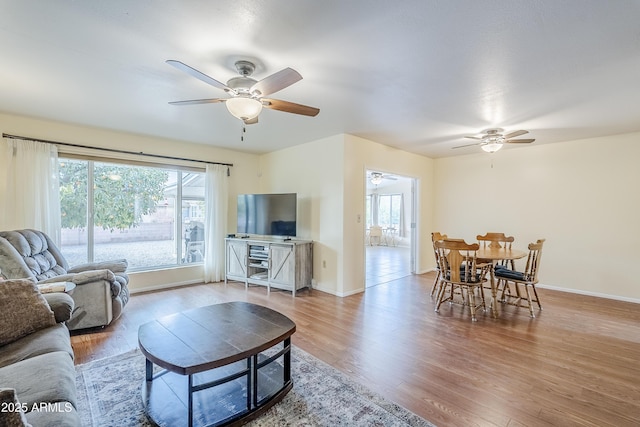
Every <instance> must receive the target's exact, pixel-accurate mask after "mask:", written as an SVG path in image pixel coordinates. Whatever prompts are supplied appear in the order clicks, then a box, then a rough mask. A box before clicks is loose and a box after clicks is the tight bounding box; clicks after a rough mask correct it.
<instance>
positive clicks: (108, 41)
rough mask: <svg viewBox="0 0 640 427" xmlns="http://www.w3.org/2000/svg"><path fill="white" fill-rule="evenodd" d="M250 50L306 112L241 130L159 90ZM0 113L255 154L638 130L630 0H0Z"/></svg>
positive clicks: (637, 58)
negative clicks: (355, 139) (343, 139)
mask: <svg viewBox="0 0 640 427" xmlns="http://www.w3.org/2000/svg"><path fill="white" fill-rule="evenodd" d="M246 58H248V59H253V60H255V61H257V64H258V69H257V70H256V72H255V73H254V77H255V78H257V79H258V80H259V79H261V78H264V77H266V76H267V75H270V74H272V73H274V72H276V71H279V70H281V69H283V68H285V67H291V68H294V69H296V70H297V71H298V72H300V74H302V76H303V80H302V81H300V82H298V83H296V84H294V85H292V86H290V87H288V88H286V89H284V90H282V91H280V92H278V93H276V94H274V95H272V96H271V97H273V98H277V99H284V100H287V101H292V102H296V103H301V104H307V105H311V106H314V107H318V108H320V114H319V115H318V116H317V117H315V118H311V117H306V116H298V115H294V114H288V113H283V112H279V111H273V110H263V112H262V114H261V115H260V123H259V124H257V125H251V126H248V127H247V133H246V134H245V138H244V141H242V142H241V141H240V134H241V127H242V124H241V122H240V121H239V120H237V119H235V118H233V117H232V116H231V115H230V114H229V113H228V112H227V110H226V108H225V107H224V105H223V104H206V105H194V106H180V107H177V106H171V105H168V104H167V102H168V101H176V100H185V99H194V98H213V97H219V96H220V97H225V96H226V95H225V93H224V92H222V91H221V90H219V89H216V88H213V87H211V86H208V85H206V84H204V83H203V82H201V81H199V80H196V79H195V78H193V77H191V76H189V75H187V74H185V73H182V72H180V71H178V70H176V69H175V68H173V67H170V66H169V65H167V64H165V60H167V59H177V60H180V61H182V62H184V63H187V64H189V65H191V66H192V67H194V68H197V69H198V70H200V71H202V72H204V73H206V74H208V75H210V76H212V77H214V78H216V79H217V80H220V81H222V82H226V81H227V80H228V79H229V78H231V77H233V76H234V75H235V70H234V67H233V63H234V61H235V60H236V59H246ZM0 111H3V112H8V113H14V114H21V115H28V116H33V117H39V118H45V119H53V120H58V121H64V122H70V123H77V124H83V125H89V126H97V127H101V128H108V129H114V130H120V131H126V132H133V133H138V134H145V135H154V136H160V137H166V138H171V139H178V140H184V141H192V142H196V143H201V144H212V145H216V146H221V147H227V148H230V149H235V150H242V151H248V152H257V153H260V152H268V151H272V150H276V149H281V148H285V147H289V146H292V145H296V144H301V143H305V142H308V141H313V140H317V139H321V138H323V137H327V136H332V135H336V134H341V133H347V134H353V135H357V136H361V137H363V138H367V139H369V140H372V141H376V142H379V143H382V144H386V145H390V146H394V147H398V148H401V149H404V150H407V151H410V152H414V153H418V154H423V155H427V156H430V157H442V156H450V155H454V154H455V155H458V154H468V153H472V152H474V150H479V147H470V148H463V149H458V150H451V147H453V146H456V145H462V144H468V143H469V142H472V141H470V140H468V139H464V138H463V136H464V135H469V134H477V133H478V132H479V131H481V130H483V129H485V128H488V127H495V126H498V127H503V128H505V129H506V130H507V131H510V130H516V129H527V130H529V131H530V132H531V133H530V134H529V135H527V136H526V137H531V138H535V139H536V142H535V143H534V144H543V143H552V142H560V141H567V140H573V139H581V138H587V137H597V136H603V135H612V134H618V133H626V132H633V131H640V2H639V1H637V0H616V1H604V0H562V1H559V0H558V1H556V0H546V1H545V0H520V1H515V0H512V1H497V0H495V1H490V0H484V1H477V0H466V1H463V0H431V1H428V0H415V1H413V0H411V1H394V2H391V1H385V0H349V1H343V0H329V1H327V0H323V1H318V0H298V1H294V0H289V1H285V0H270V1H264V0H232V1H231V0H217V1H211V0H191V1H143V0H138V1H131V0H109V1H98V0H85V1H72V0H48V1H24V0H3V1H2V4H1V5H0ZM25 136H29V135H25ZM510 148H511V147H510ZM525 148H526V147H520V146H518V147H517V148H511V149H525Z"/></svg>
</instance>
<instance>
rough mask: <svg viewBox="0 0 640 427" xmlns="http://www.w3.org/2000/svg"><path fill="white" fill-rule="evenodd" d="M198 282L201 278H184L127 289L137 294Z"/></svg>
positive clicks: (200, 281)
mask: <svg viewBox="0 0 640 427" xmlns="http://www.w3.org/2000/svg"><path fill="white" fill-rule="evenodd" d="M198 283H203V281H202V280H186V281H184V282H174V283H163V284H161V285H153V286H146V287H144V288H134V289H129V291H130V293H131V294H139V293H142V292H152V291H160V290H162V289H168V288H178V287H180V286H187V285H195V284H198Z"/></svg>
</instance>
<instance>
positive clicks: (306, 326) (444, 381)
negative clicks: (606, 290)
mask: <svg viewBox="0 0 640 427" xmlns="http://www.w3.org/2000/svg"><path fill="white" fill-rule="evenodd" d="M433 277H434V276H433V274H432V273H428V274H425V275H421V276H408V277H405V278H402V279H398V280H396V281H392V282H389V283H386V284H382V285H378V286H375V287H372V288H368V289H367V291H366V292H365V293H363V294H358V295H353V296H350V297H346V298H338V297H334V296H332V295H328V294H326V293H323V292H319V291H312V292H311V293H309V292H307V291H302V292H300V293H299V295H298V296H297V297H296V298H292V297H291V294H290V293H287V292H271V294H270V295H268V294H267V292H266V289H265V288H261V287H255V288H254V287H252V288H249V289H248V290H245V288H244V285H243V284H240V283H234V282H231V283H229V284H228V285H224V283H220V284H207V285H194V286H189V287H184V288H179V289H171V290H165V291H160V292H153V293H146V294H138V295H134V296H133V297H132V298H131V301H130V302H129V304H128V305H127V307H126V308H125V311H124V313H123V315H122V317H121V318H120V319H118V320H117V321H116V322H114V324H112V325H110V326H108V327H107V328H105V329H103V330H99V331H96V332H93V333H89V334H82V335H74V336H73V337H72V344H73V347H74V351H75V353H76V363H85V362H88V361H90V360H93V359H99V358H103V357H106V356H111V355H116V354H119V353H122V352H124V351H127V350H130V349H133V348H135V347H136V346H137V329H138V326H139V325H141V324H143V323H145V322H147V321H150V320H152V319H154V318H156V317H159V316H163V315H166V314H170V313H174V312H177V311H180V310H183V309H187V308H191V307H197V306H203V305H208V304H214V303H218V302H225V301H250V302H253V303H257V304H261V305H265V306H268V307H271V308H273V309H275V310H277V311H280V312H282V313H283V314H285V315H287V316H289V317H290V318H291V319H292V320H293V321H294V322H295V323H296V324H297V332H296V333H295V334H294V335H293V339H292V341H293V343H294V344H295V345H296V346H298V347H300V348H302V349H303V350H305V351H307V352H309V353H311V354H313V355H315V356H316V357H318V358H319V359H322V360H324V361H325V362H327V363H329V364H330V365H332V366H334V367H335V368H337V369H339V370H340V371H342V372H344V373H346V374H347V375H349V376H351V377H352V378H354V379H355V380H357V381H360V382H361V383H362V384H365V385H366V386H368V387H369V388H370V389H372V390H375V391H377V392H379V393H381V394H382V395H384V396H386V397H387V398H389V399H391V400H393V401H395V402H396V403H398V404H400V405H402V406H404V407H406V408H407V409H409V410H411V411H413V412H415V413H417V414H419V415H420V416H422V417H424V418H426V419H428V420H429V421H431V422H433V423H434V424H436V425H438V426H464V427H468V426H474V425H478V426H510V427H512V426H551V425H555V426H572V425H581V426H607V425H611V426H632V425H633V426H637V425H639V420H640V310H639V308H640V306H639V305H638V304H633V303H626V302H620V301H613V300H605V299H600V298H594V297H587V296H581V295H575V294H568V293H563V292H557V291H550V290H545V289H539V291H538V292H539V295H540V299H541V301H542V304H543V307H544V310H543V311H542V312H540V313H537V317H536V318H535V319H531V318H530V317H529V314H528V310H527V309H524V308H517V307H512V306H503V305H501V306H500V308H501V309H502V314H501V316H500V317H499V318H498V319H493V318H492V317H491V316H490V314H489V312H487V313H485V314H483V313H482V312H480V313H479V315H478V322H477V323H472V322H471V320H470V316H469V314H468V310H464V309H463V307H462V306H458V305H453V306H449V305H443V306H442V307H441V310H440V313H439V314H438V313H435V312H434V302H433V300H432V298H431V297H430V296H429V293H430V291H431V284H432V281H433Z"/></svg>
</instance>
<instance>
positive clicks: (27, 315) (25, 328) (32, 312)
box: [0, 279, 56, 345]
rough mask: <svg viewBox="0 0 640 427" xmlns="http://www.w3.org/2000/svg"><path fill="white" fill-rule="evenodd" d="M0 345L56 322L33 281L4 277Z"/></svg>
mask: <svg viewBox="0 0 640 427" xmlns="http://www.w3.org/2000/svg"><path fill="white" fill-rule="evenodd" d="M0 290H2V292H0V345H5V344H8V343H10V342H13V341H16V340H17V339H19V338H22V337H24V336H25V335H28V334H30V333H32V332H35V331H38V330H40V329H44V328H46V327H48V326H53V325H55V324H56V319H55V317H54V314H53V311H51V308H50V307H49V304H47V301H46V300H45V299H44V297H43V296H42V294H41V293H40V291H39V290H38V288H37V287H36V284H35V282H34V281H32V280H30V279H17V280H5V281H3V282H2V283H0Z"/></svg>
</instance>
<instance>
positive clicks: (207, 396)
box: [138, 302, 296, 427]
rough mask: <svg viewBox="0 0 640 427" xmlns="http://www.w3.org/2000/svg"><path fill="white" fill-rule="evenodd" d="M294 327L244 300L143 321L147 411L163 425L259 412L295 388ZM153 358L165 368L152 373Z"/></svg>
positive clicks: (229, 419) (237, 418) (242, 418)
mask: <svg viewBox="0 0 640 427" xmlns="http://www.w3.org/2000/svg"><path fill="white" fill-rule="evenodd" d="M295 330H296V325H295V323H293V322H292V321H291V320H290V319H289V318H288V317H286V316H284V315H282V314H280V313H278V312H277V311H274V310H271V309H269V308H267V307H262V306H260V305H255V304H250V303H246V302H229V303H223V304H216V305H211V306H207V307H200V308H195V309H192V310H188V311H184V312H181V313H176V314H173V315H170V316H166V317H163V318H160V319H157V320H154V321H153V322H149V323H146V324H144V325H142V326H140V329H139V330H138V343H139V345H140V349H141V350H142V353H143V354H144V355H145V357H146V358H147V360H146V379H145V381H144V383H143V385H142V399H143V402H144V404H145V408H146V411H147V414H148V416H149V417H150V418H151V419H152V420H153V421H154V422H155V423H156V424H158V425H160V426H176V425H184V424H185V421H187V420H188V425H189V426H190V427H191V426H193V425H194V423H195V425H207V426H212V425H215V426H219V425H231V424H234V423H240V422H246V421H247V420H249V419H253V418H256V417H257V416H259V415H260V414H262V413H263V412H265V411H266V410H267V409H268V408H269V407H271V406H273V404H275V403H277V402H278V401H280V400H281V399H282V398H283V397H284V396H285V395H286V394H287V393H288V392H289V390H291V387H293V382H292V380H291V335H293V333H294V332H295ZM154 364H156V365H158V366H160V367H161V368H164V369H163V370H159V372H156V373H155V374H154V369H153V365H154ZM156 371H158V370H156Z"/></svg>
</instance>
